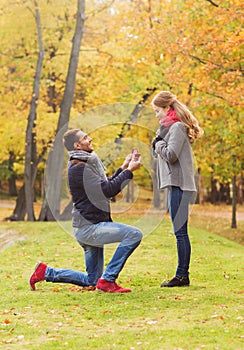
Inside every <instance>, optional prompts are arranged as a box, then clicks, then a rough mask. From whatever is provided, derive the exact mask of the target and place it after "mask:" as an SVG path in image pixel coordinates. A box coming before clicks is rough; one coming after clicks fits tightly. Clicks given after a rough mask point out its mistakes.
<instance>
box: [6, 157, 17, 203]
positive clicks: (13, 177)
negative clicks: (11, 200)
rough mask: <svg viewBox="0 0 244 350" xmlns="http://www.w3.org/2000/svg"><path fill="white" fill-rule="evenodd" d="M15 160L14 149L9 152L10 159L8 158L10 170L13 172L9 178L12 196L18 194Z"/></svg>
mask: <svg viewBox="0 0 244 350" xmlns="http://www.w3.org/2000/svg"><path fill="white" fill-rule="evenodd" d="M14 161H15V154H14V152H13V151H10V152H9V159H8V170H9V171H10V172H11V175H10V178H9V180H8V189H9V195H10V196H16V195H17V188H16V175H15V173H14V170H13V166H14Z"/></svg>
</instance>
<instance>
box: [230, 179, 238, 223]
mask: <svg viewBox="0 0 244 350" xmlns="http://www.w3.org/2000/svg"><path fill="white" fill-rule="evenodd" d="M231 228H237V222H236V176H235V175H234V176H233V178H232V219H231Z"/></svg>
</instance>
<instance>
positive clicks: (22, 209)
mask: <svg viewBox="0 0 244 350" xmlns="http://www.w3.org/2000/svg"><path fill="white" fill-rule="evenodd" d="M25 214H26V202H25V185H23V186H22V187H21V188H20V190H19V193H18V197H17V200H16V204H15V208H14V211H13V214H12V215H10V217H9V218H7V219H9V220H11V221H23V220H24V219H25Z"/></svg>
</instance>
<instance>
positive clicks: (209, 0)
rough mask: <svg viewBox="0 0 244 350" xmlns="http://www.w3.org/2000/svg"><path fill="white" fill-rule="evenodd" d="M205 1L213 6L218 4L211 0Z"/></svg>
mask: <svg viewBox="0 0 244 350" xmlns="http://www.w3.org/2000/svg"><path fill="white" fill-rule="evenodd" d="M206 1H207V2H210V4H211V5H213V6H215V7H219V5H218V4H216V3H215V2H213V1H212V0H206Z"/></svg>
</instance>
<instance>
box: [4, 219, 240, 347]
mask: <svg viewBox="0 0 244 350" xmlns="http://www.w3.org/2000/svg"><path fill="white" fill-rule="evenodd" d="M147 220H148V219H147ZM123 221H124V222H126V223H129V224H131V223H133V222H134V221H133V218H130V219H128V218H127V220H123ZM145 225H146V223H145ZM0 230H1V231H3V230H11V232H17V233H19V234H20V236H22V238H23V239H22V240H20V241H16V243H15V244H14V245H12V246H9V247H7V248H6V249H4V250H2V251H1V255H0V272H1V273H0V278H1V292H0V298H1V299H0V349H4V350H5V349H11V350H12V349H43V350H44V349H45V350H46V349H48V350H49V349H102V350H103V349H104V350H105V349H121V350H124V349H128V350H129V349H131V350H134V349H150V350H151V349H153V350H154V349H167V350H168V349H183V350H185V349H219V350H223V349H226V350H229V349H235V350H237V349H240V350H241V349H243V348H244V329H243V328H244V327H243V322H244V308H243V293H244V286H243V265H244V264H243V262H244V255H243V246H241V245H239V244H237V243H235V242H232V241H229V240H227V239H225V238H223V237H220V236H217V235H214V234H210V233H208V232H207V231H204V230H201V229H195V228H192V227H191V228H190V237H191V242H192V261H191V275H190V278H191V286H190V287H184V288H172V289H170V288H169V289H167V288H160V287H159V285H160V283H161V282H162V281H163V280H164V279H167V278H168V277H172V276H173V275H174V271H175V266H176V248H175V240H174V236H173V233H172V230H171V225H170V222H169V221H168V220H167V219H165V220H163V222H162V223H160V225H159V226H158V227H157V228H156V229H155V230H154V231H153V232H152V233H151V234H150V235H148V236H146V237H145V238H144V239H143V242H142V243H141V245H140V247H139V248H138V249H137V250H136V251H135V252H134V254H133V255H132V256H131V257H130V258H129V260H128V262H127V264H126V266H125V268H124V270H123V271H122V273H121V274H120V278H119V282H121V284H122V286H124V287H131V289H132V290H133V292H132V293H128V294H106V293H100V292H97V291H83V290H82V289H81V288H79V287H75V286H72V285H69V284H53V283H47V282H42V283H38V284H37V285H36V288H37V290H36V291H35V292H33V291H30V288H29V284H28V280H29V276H30V274H31V273H32V272H33V269H34V266H35V264H36V262H37V261H39V260H42V261H44V262H46V263H48V264H49V265H51V266H55V267H66V268H73V269H78V270H84V262H83V252H82V250H81V248H80V247H79V245H78V244H77V243H76V241H75V240H74V238H73V237H72V236H71V235H70V234H68V233H67V232H65V231H64V230H63V229H62V227H60V226H59V225H58V224H57V223H48V222H47V223H40V222H36V223H27V222H21V223H19V222H18V223H17V222H15V223H14V222H12V223H1V224H0ZM114 248H115V246H112V247H107V248H106V253H105V257H106V262H107V261H108V259H109V257H110V256H111V254H112V253H113V251H114Z"/></svg>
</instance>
